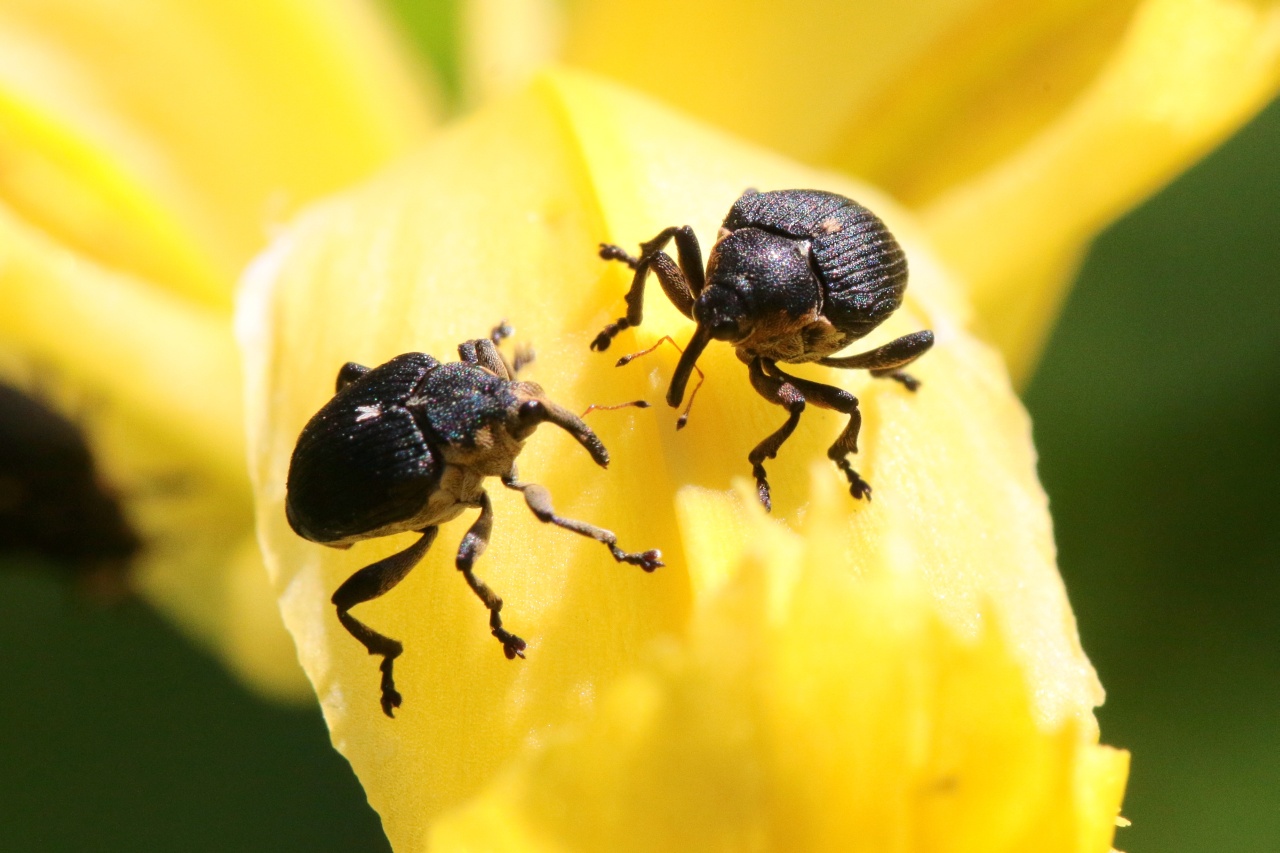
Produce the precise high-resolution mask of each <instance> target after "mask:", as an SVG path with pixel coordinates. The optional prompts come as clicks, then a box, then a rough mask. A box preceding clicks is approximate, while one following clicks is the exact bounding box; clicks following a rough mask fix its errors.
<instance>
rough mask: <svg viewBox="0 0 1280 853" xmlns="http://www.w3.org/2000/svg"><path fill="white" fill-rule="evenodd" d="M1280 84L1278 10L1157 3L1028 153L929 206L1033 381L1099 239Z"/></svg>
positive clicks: (997, 337)
mask: <svg viewBox="0 0 1280 853" xmlns="http://www.w3.org/2000/svg"><path fill="white" fill-rule="evenodd" d="M1278 86H1280V4H1276V3H1264V2H1250V0H1149V2H1147V3H1144V4H1143V5H1142V6H1141V8H1140V9H1139V10H1138V12H1137V14H1135V16H1134V17H1133V19H1132V21H1131V22H1130V23H1129V25H1128V27H1127V29H1126V31H1125V33H1124V37H1123V39H1122V40H1121V42H1120V43H1119V44H1118V45H1117V48H1116V50H1115V51H1114V53H1113V55H1112V56H1111V57H1109V59H1108V61H1107V63H1106V65H1105V66H1104V67H1103V69H1102V70H1101V72H1100V73H1099V74H1098V75H1097V77H1096V78H1095V79H1094V80H1093V81H1091V83H1090V84H1089V86H1088V87H1086V88H1085V89H1084V90H1083V91H1082V92H1081V93H1080V94H1079V96H1078V97H1077V98H1076V99H1075V101H1074V102H1073V103H1072V104H1071V105H1070V107H1069V108H1068V109H1066V110H1064V111H1063V112H1062V113H1061V115H1059V116H1058V117H1056V118H1055V120H1054V121H1053V123H1052V124H1050V125H1048V126H1047V127H1046V128H1045V129H1044V130H1042V131H1041V132H1040V133H1038V134H1036V135H1035V136H1033V137H1032V138H1031V139H1030V140H1028V141H1027V142H1026V144H1025V145H1023V146H1022V147H1021V148H1019V149H1018V150H1017V151H1016V152H1013V153H1012V154H1011V155H1010V156H1007V157H1005V158H1004V159H1003V160H1002V161H1001V162H999V163H996V164H994V165H993V166H992V167H991V168H990V169H988V170H986V171H984V172H980V173H978V174H975V175H973V176H972V177H970V178H969V179H968V180H966V181H963V182H958V183H957V184H956V185H954V186H953V187H952V188H950V189H949V190H948V191H947V192H945V193H943V194H942V195H941V196H939V197H936V198H934V199H933V200H931V201H930V202H929V203H928V204H927V205H926V206H925V207H924V209H923V211H922V214H921V215H922V218H923V221H924V223H925V225H926V227H927V229H928V231H929V234H930V237H931V238H932V240H933V241H934V244H935V245H936V246H937V247H938V251H939V252H940V253H941V254H942V256H943V257H944V259H946V261H947V262H948V263H949V264H951V265H952V266H953V268H955V269H956V270H958V271H959V272H960V273H962V274H963V275H964V276H965V278H966V279H967V280H968V281H970V282H971V283H972V288H973V299H974V303H975V306H976V307H977V309H978V312H979V314H980V315H981V316H982V318H983V320H984V321H985V331H986V333H987V334H988V335H989V336H990V337H991V339H992V340H994V341H995V342H996V343H997V345H999V346H1000V347H1001V349H1002V350H1003V351H1004V352H1005V354H1006V355H1007V356H1008V357H1009V360H1010V364H1011V365H1012V366H1013V368H1014V371H1015V373H1016V374H1022V375H1025V373H1026V372H1028V371H1029V369H1030V367H1031V365H1032V364H1033V363H1034V360H1035V358H1036V356H1037V355H1038V354H1039V350H1040V347H1041V344H1042V342H1043V339H1044V336H1045V335H1046V333H1047V331H1048V328H1049V324H1050V322H1051V321H1052V318H1053V315H1054V314H1056V313H1057V307H1058V303H1059V302H1060V301H1061V299H1062V297H1063V294H1064V293H1065V285H1067V284H1068V283H1069V282H1070V279H1071V276H1072V274H1073V273H1074V270H1075V267H1076V264H1077V261H1078V259H1079V258H1080V257H1081V256H1082V255H1083V252H1084V250H1085V248H1086V247H1087V246H1088V243H1089V241H1090V240H1091V239H1092V237H1093V235H1094V234H1096V233H1097V232H1098V231H1099V230H1101V229H1102V228H1103V227H1104V226H1106V225H1107V224H1108V223H1110V222H1111V220H1113V219H1115V218H1116V217H1117V216H1119V215H1120V214H1122V213H1123V212H1124V211H1125V210H1126V209H1128V208H1129V207H1132V206H1133V205H1135V204H1137V203H1138V202H1139V201H1141V200H1142V199H1143V198H1145V197H1146V196H1147V195H1149V194H1150V193H1152V192H1154V191H1155V190H1156V189H1158V188H1159V187H1161V186H1162V185H1163V184H1164V183H1165V182H1167V181H1169V180H1170V179H1171V178H1173V177H1174V176H1175V175H1176V174H1177V173H1178V172H1179V171H1181V170H1182V169H1183V168H1185V167H1186V166H1187V165H1188V164H1190V163H1193V162H1195V161H1196V160H1197V159H1198V158H1199V157H1200V156H1202V155H1203V154H1204V153H1205V152H1207V151H1208V150H1209V149H1210V148H1211V147H1213V146H1214V145H1216V144H1217V143H1218V142H1219V141H1221V140H1222V139H1223V138H1224V137H1225V136H1227V134H1229V133H1230V132H1232V131H1233V130H1235V129H1236V128H1237V127H1239V126H1240V125H1241V124H1243V123H1244V122H1245V121H1247V120H1248V119H1249V118H1250V117H1251V116H1252V115H1253V114H1254V113H1255V112H1256V111H1257V110H1258V109H1259V108H1260V106H1262V105H1263V104H1265V103H1266V102H1267V101H1268V100H1270V98H1271V97H1272V96H1273V95H1274V94H1275V92H1276V89H1277V87H1278Z"/></svg>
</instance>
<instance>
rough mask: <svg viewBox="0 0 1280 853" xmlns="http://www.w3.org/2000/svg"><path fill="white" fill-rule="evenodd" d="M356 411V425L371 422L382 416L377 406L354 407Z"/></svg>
mask: <svg viewBox="0 0 1280 853" xmlns="http://www.w3.org/2000/svg"><path fill="white" fill-rule="evenodd" d="M356 411H357V412H359V414H358V415H356V423H360V422H362V421H371V420H373V419H374V418H376V417H377V416H378V415H380V414H382V409H381V408H379V407H378V406H356Z"/></svg>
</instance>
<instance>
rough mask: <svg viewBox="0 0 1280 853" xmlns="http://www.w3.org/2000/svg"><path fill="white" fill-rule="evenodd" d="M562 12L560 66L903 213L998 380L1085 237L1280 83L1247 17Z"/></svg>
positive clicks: (986, 0) (784, 10)
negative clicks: (920, 232)
mask: <svg viewBox="0 0 1280 853" xmlns="http://www.w3.org/2000/svg"><path fill="white" fill-rule="evenodd" d="M574 10H575V14H574V15H573V16H571V18H570V26H569V33H568V38H567V48H566V53H567V56H568V57H569V58H570V59H571V60H573V61H576V62H580V63H583V64H585V65H586V66H587V67H590V68H593V69H596V70H600V71H603V72H605V73H608V74H610V75H612V76H615V77H617V78H619V79H621V80H623V81H626V82H629V83H632V84H634V85H637V86H639V87H641V88H643V89H646V90H647V91H650V92H653V93H655V94H658V95H660V96H661V97H663V98H665V99H666V100H668V101H670V102H671V103H673V104H675V105H677V106H680V107H683V108H685V109H687V110H690V111H691V112H694V113H695V114H698V115H701V116H704V117H707V118H709V119H711V120H713V121H715V122H717V123H719V124H721V125H722V126H724V127H727V128H729V129H731V130H733V131H735V132H737V133H739V134H741V135H743V136H745V137H747V138H749V139H754V140H758V141H761V142H764V143H766V144H768V145H770V146H771V147H773V148H776V149H777V150H779V151H783V152H785V153H789V154H791V155H793V156H797V157H800V158H801V159H804V160H806V161H808V162H811V163H815V164H820V165H827V166H832V167H836V168H839V169H841V170H842V171H845V172H848V173H850V174H853V175H857V176H859V177H861V178H863V179H866V180H870V181H871V182H873V183H876V184H877V185H879V186H881V187H883V188H884V189H886V190H888V191H889V192H890V193H891V194H892V195H894V196H896V197H897V198H898V199H899V200H901V201H903V202H904V203H906V204H907V205H909V206H910V207H912V208H913V209H915V210H916V211H917V212H918V213H919V214H920V215H921V217H922V220H923V221H924V223H925V224H926V226H927V227H928V230H929V232H930V234H931V237H932V239H933V240H934V241H935V243H936V246H937V249H938V251H939V252H940V254H941V255H942V257H943V259H944V260H945V261H946V262H947V263H948V264H949V265H950V266H951V267H952V268H953V270H954V271H955V272H956V273H957V274H958V275H960V276H961V278H962V279H963V280H965V281H966V282H967V283H968V284H969V286H970V288H971V289H972V294H973V299H974V304H975V307H976V309H977V311H978V314H979V316H980V318H981V320H982V324H981V331H982V332H983V333H984V334H985V335H986V336H988V337H989V338H990V339H991V340H992V341H993V342H994V343H996V344H997V346H999V347H1000V349H1001V350H1002V352H1004V354H1005V356H1006V358H1007V359H1008V361H1009V363H1010V366H1011V368H1012V370H1013V372H1014V374H1015V376H1018V377H1023V376H1025V375H1026V374H1027V373H1028V372H1029V371H1030V369H1031V367H1032V366H1033V364H1034V361H1035V358H1036V356H1037V355H1038V353H1039V349H1040V346H1041V343H1042V341H1043V339H1044V337H1045V335H1046V334H1047V331H1048V328H1049V326H1050V324H1051V323H1052V321H1053V318H1054V315H1055V314H1056V312H1057V307H1058V304H1059V303H1060V301H1061V299H1062V296H1063V293H1064V292H1065V289H1066V286H1067V285H1068V284H1069V283H1070V281H1071V280H1072V279H1073V277H1074V275H1075V272H1076V269H1077V267H1078V264H1079V261H1080V259H1081V258H1082V257H1083V254H1084V252H1085V251H1086V250H1087V248H1088V244H1089V241H1090V240H1091V239H1092V237H1093V236H1094V235H1095V234H1096V233H1097V232H1098V231H1099V230H1100V229H1101V228H1103V227H1105V226H1106V225H1107V224H1108V223H1109V222H1111V221H1112V220H1113V219H1115V218H1116V217H1117V216H1119V215H1120V214H1122V213H1123V212H1124V211H1125V210H1126V209H1128V208H1129V207H1132V206H1133V205H1135V204H1137V203H1138V202H1140V201H1141V200H1142V199H1143V198H1145V197H1146V196H1147V195H1149V194H1150V193H1152V192H1154V191H1155V190H1156V189H1158V188H1159V187H1160V186H1161V185H1163V183H1165V182H1166V181H1168V180H1170V179H1171V178H1172V177H1174V176H1175V175H1177V174H1178V173H1179V172H1180V171H1182V170H1183V169H1185V168H1186V167H1187V166H1189V165H1190V164H1191V163H1193V162H1195V160H1196V159H1197V158H1199V157H1200V156H1202V155H1203V154H1204V153H1205V152H1206V151H1208V150H1209V149H1210V148H1212V147H1213V146H1214V145H1215V144H1217V143H1218V142H1220V141H1221V140H1222V139H1223V138H1224V137H1225V136H1227V135H1228V134H1230V133H1231V132H1232V131H1233V130H1235V129H1236V128H1237V127H1239V126H1240V125H1241V124H1243V123H1244V122H1245V121H1247V120H1248V119H1249V118H1250V117H1251V116H1252V115H1253V114H1254V113H1256V112H1257V111H1258V110H1259V109H1260V108H1261V107H1262V106H1263V105H1265V104H1266V103H1267V101H1268V100H1270V98H1271V97H1272V96H1273V95H1274V94H1275V92H1276V90H1277V86H1278V85H1280V4H1277V3H1275V2H1267V0H1144V2H1131V0H1122V2H1112V3H1102V2H1097V0H1054V1H1053V2H1049V3H1040V4H1036V5H1034V6H1026V7H1022V6H1019V7H1016V8H1014V7H1011V6H1010V5H1009V4H1006V3H1000V2H995V0H928V1H927V2H920V3H910V4H905V5H903V4H899V5H893V6H889V5H885V4H874V3H847V2H843V3H838V2H823V3H817V4H807V5H806V6H805V8H804V10H803V12H799V13H798V12H797V10H795V9H792V8H790V7H785V6H782V5H779V4H776V3H766V2H759V1H758V0H747V2H714V0H713V2H708V3H700V4H696V5H695V6H687V5H682V4H679V3H677V2H674V0H654V2H648V1H646V2H643V3H641V2H625V0H624V2H621V3H610V4H585V3H584V4H578V5H576V6H575V7H574Z"/></svg>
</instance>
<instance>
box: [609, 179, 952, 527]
mask: <svg viewBox="0 0 1280 853" xmlns="http://www.w3.org/2000/svg"><path fill="white" fill-rule="evenodd" d="M673 239H674V240H675V244H676V253H677V257H678V259H679V263H678V264H677V263H676V262H675V261H673V260H672V259H671V256H670V255H668V254H667V253H666V252H665V251H664V249H665V248H666V246H667V244H668V243H669V242H670V241H671V240H673ZM600 257H601V258H603V259H604V260H612V261H621V262H622V263H625V264H626V265H627V266H629V267H630V268H631V269H632V270H634V271H635V275H634V277H633V278H632V280H631V289H630V290H629V291H627V296H626V302H627V313H626V316H624V317H620V318H618V320H617V321H616V322H614V323H611V324H609V325H608V326H606V327H605V328H604V330H603V331H602V332H600V334H599V335H597V336H596V338H595V340H593V341H592V342H591V348H592V349H593V350H597V351H603V350H606V349H608V348H609V344H610V343H611V342H612V340H613V338H614V337H615V336H616V335H617V334H618V333H619V332H621V331H622V330H623V329H627V328H630V327H632V326H638V325H640V321H641V320H642V318H643V311H642V309H643V302H644V287H645V281H646V279H647V278H648V276H649V272H650V271H652V272H653V273H654V274H655V275H656V276H657V277H658V282H659V284H661V285H662V290H663V292H664V293H666V295H667V298H668V299H670V300H671V302H672V304H673V305H675V307H676V308H677V309H679V311H680V313H682V314H684V315H685V316H686V317H688V318H689V319H691V320H693V321H694V322H695V323H696V324H697V327H696V328H695V330H694V333H693V338H692V339H691V340H690V341H689V344H688V345H687V346H686V347H685V348H684V351H683V352H682V354H681V356H680V361H679V363H678V364H677V365H676V370H675V374H674V375H673V376H672V378H671V385H670V386H669V388H668V390H667V403H668V404H670V405H671V406H672V407H673V408H677V407H679V406H680V404H681V402H682V401H683V400H684V393H685V388H686V386H687V385H688V382H689V376H690V373H691V372H692V371H694V370H696V369H697V367H696V364H697V361H698V358H699V356H701V355H702V351H703V350H704V349H705V348H706V346H707V344H709V343H710V342H711V341H713V340H718V341H725V342H727V343H730V344H732V345H733V347H734V350H735V352H736V354H737V356H738V358H739V359H740V360H741V361H743V362H744V363H745V364H746V365H747V372H748V376H749V378H750V381H751V387H752V388H754V389H755V390H756V392H757V393H759V394H760V395H761V396H762V397H764V398H765V399H766V400H768V401H769V402H770V403H774V404H776V405H778V406H782V407H783V408H785V409H786V410H787V413H788V414H787V420H786V422H785V423H784V424H783V425H782V426H781V427H779V428H778V429H777V430H776V431H775V432H773V433H772V434H770V435H769V436H768V437H766V438H765V439H764V440H763V441H761V442H760V443H759V444H757V445H756V446H755V448H754V449H753V450H752V451H751V452H750V454H748V456H747V461H748V462H750V463H751V472H752V474H753V475H754V476H755V478H756V490H757V493H758V495H759V497H760V502H761V503H763V504H764V506H765V508H766V509H769V508H770V507H771V499H770V492H769V480H768V476H767V474H766V472H765V469H764V461H765V460H766V459H774V458H776V457H777V455H778V450H779V448H780V447H781V446H782V444H783V442H785V441H786V440H787V439H788V438H789V437H790V436H791V433H792V432H794V431H795V428H796V424H798V423H799V421H800V415H801V413H802V412H803V411H804V409H805V405H806V403H813V404H814V405H815V406H820V407H821V408H824V409H834V410H835V411H837V412H842V413H844V414H847V415H848V416H849V422H848V424H847V425H846V426H845V428H844V431H843V432H841V433H840V436H839V437H838V438H837V439H836V440H835V443H834V444H832V445H831V448H830V449H829V450H828V451H827V456H828V457H829V458H830V459H831V460H832V461H833V462H835V464H836V466H837V467H839V468H840V470H841V471H843V472H844V474H845V476H846V477H847V478H848V481H849V492H850V494H851V495H853V497H854V498H866V499H867V500H870V499H871V486H870V485H869V484H868V483H867V481H866V480H864V479H863V478H862V477H861V476H860V475H859V474H858V472H857V471H855V470H854V468H853V466H852V464H850V462H849V459H848V457H849V455H851V454H854V453H857V452H858V431H859V429H860V428H861V426H862V415H861V413H860V412H859V410H858V400H857V398H856V397H854V396H853V395H852V394H850V393H849V392H847V391H845V390H843V389H841V388H836V387H834V386H831V385H824V384H822V383H820V382H814V381H812V380H809V379H801V378H799V377H797V376H792V375H790V374H788V373H785V372H783V371H782V370H781V369H780V368H779V367H778V362H786V363H791V364H795V363H801V362H817V363H818V364H822V365H826V366H827V367H837V368H843V369H846V370H853V369H861V370H869V371H871V375H872V376H876V377H886V378H889V379H894V380H896V381H898V382H900V383H902V385H903V386H904V387H906V388H907V389H908V390H910V391H915V390H916V389H917V388H918V387H919V385H920V383H919V382H918V381H917V380H916V379H915V378H913V377H912V376H910V375H908V374H906V373H904V372H902V368H903V367H905V366H907V365H908V364H910V363H911V362H913V361H915V360H916V359H917V358H919V357H920V356H921V355H923V354H924V353H925V351H927V350H928V349H929V347H931V346H933V332H931V331H928V330H925V331H920V332H913V333H911V334H908V335H903V336H902V337H900V338H897V339H896V340H893V341H890V342H889V343H887V344H885V345H883V346H880V347H877V348H876V349H873V350H871V351H869V352H864V353H860V354H858V355H850V356H844V357H833V356H834V355H835V353H837V352H839V351H840V350H842V349H844V348H845V347H846V346H848V345H849V344H851V343H853V342H854V341H856V340H858V339H859V338H861V337H863V336H865V335H866V334H867V333H869V332H870V331H871V330H872V329H874V328H875V327H876V326H878V325H880V323H882V322H884V320H885V319H886V318H888V317H889V315H890V314H892V313H893V312H894V311H896V310H897V309H898V306H899V305H901V304H902V294H903V291H905V290H906V286H907V257H906V254H905V253H904V252H903V251H902V247H901V246H899V245H898V241H897V240H895V239H894V237H893V235H892V234H891V233H889V229H888V228H887V227H885V224H884V223H883V222H882V221H881V220H880V219H879V217H877V216H876V215H875V214H874V213H872V212H871V211H869V210H867V209H866V208H865V207H863V206H862V205H860V204H858V203H857V202H855V201H853V200H851V199H848V198H845V197H844V196H841V195H837V194H835V193H830V192H823V191H821V190H777V191H773V192H756V191H754V190H748V191H747V192H746V193H744V194H743V195H742V196H741V197H740V198H739V199H738V200H737V201H736V202H734V203H733V207H732V208H731V209H730V210H729V215H728V216H726V217H725V220H724V224H723V225H722V227H721V228H720V233H719V236H718V238H717V239H716V242H715V245H714V246H712V248H711V254H710V257H709V258H708V260H707V265H706V269H705V271H704V269H703V266H702V248H701V246H700V245H699V244H698V238H697V236H696V235H695V234H694V232H693V229H692V228H691V227H689V226H688V225H685V226H683V227H670V228H665V229H663V230H662V231H661V232H659V233H658V235H657V236H656V237H654V238H653V239H652V240H650V241H648V242H647V243H641V244H640V254H639V255H638V256H632V255H630V254H628V253H627V252H626V251H625V250H624V249H622V248H621V247H619V246H616V245H612V244H608V243H605V244H601V246H600ZM672 343H674V341H672ZM651 350H652V348H650V350H646V351H645V352H649V351H651ZM643 354H644V353H635V354H633V355H630V356H624V357H623V358H622V359H620V360H619V362H618V364H619V366H621V365H623V364H626V363H627V362H628V361H630V360H631V359H633V358H634V357H635V356H636V355H643ZM694 391H695V393H696V391H697V388H695V389H694ZM690 405H692V397H690ZM687 417H688V409H687V408H686V410H685V413H684V414H683V415H682V416H681V420H680V421H679V422H678V424H677V426H683V423H684V420H685V418H687Z"/></svg>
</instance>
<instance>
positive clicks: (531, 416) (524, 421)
mask: <svg viewBox="0 0 1280 853" xmlns="http://www.w3.org/2000/svg"><path fill="white" fill-rule="evenodd" d="M545 414H546V412H545V411H544V409H543V406H542V403H541V402H540V401H538V400H526V401H524V402H523V403H521V404H520V408H518V409H516V426H515V437H516V438H517V439H524V438H526V437H527V436H528V435H529V433H531V432H533V430H534V428H536V427H537V426H538V424H540V423H542V422H543V421H544V420H545V419H546V418H545V417H544V416H545Z"/></svg>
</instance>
